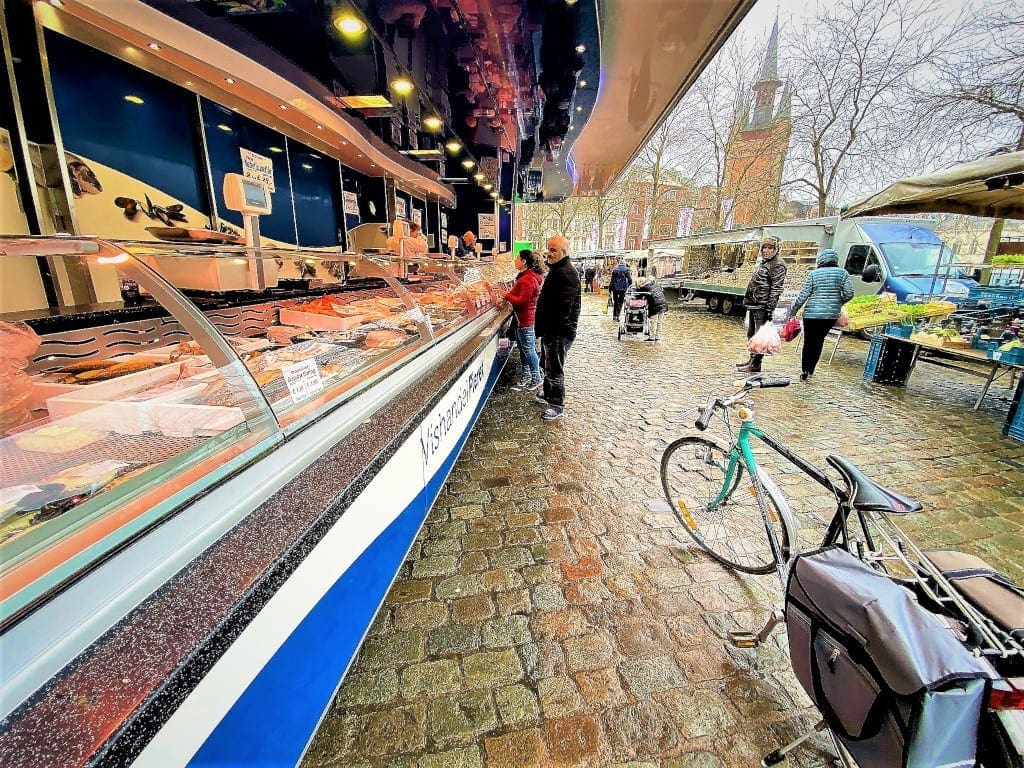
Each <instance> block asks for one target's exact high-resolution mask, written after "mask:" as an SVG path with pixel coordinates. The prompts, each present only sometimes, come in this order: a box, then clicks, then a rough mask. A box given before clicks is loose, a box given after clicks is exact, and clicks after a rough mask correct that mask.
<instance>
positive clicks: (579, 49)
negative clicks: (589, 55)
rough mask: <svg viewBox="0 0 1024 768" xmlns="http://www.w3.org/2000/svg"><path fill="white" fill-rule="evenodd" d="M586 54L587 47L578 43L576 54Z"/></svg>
mask: <svg viewBox="0 0 1024 768" xmlns="http://www.w3.org/2000/svg"><path fill="white" fill-rule="evenodd" d="M586 52H587V46H585V45H583V44H582V43H580V44H579V45H577V46H576V53H586Z"/></svg>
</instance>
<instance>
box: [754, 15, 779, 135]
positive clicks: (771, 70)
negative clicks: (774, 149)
mask: <svg viewBox="0 0 1024 768" xmlns="http://www.w3.org/2000/svg"><path fill="white" fill-rule="evenodd" d="M781 85H782V81H781V80H779V19H778V17H776V18H775V25H774V26H773V27H772V33H771V35H770V36H769V38H768V47H767V49H766V50H765V52H764V61H763V62H762V64H761V71H760V72H759V73H758V75H757V82H755V83H754V86H753V88H752V90H753V91H754V110H753V119H752V120H751V121H750V127H751V128H757V127H761V126H764V125H767V124H768V123H770V122H771V121H772V117H773V113H774V112H775V92H776V91H777V90H779V86H781Z"/></svg>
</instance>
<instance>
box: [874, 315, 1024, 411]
mask: <svg viewBox="0 0 1024 768" xmlns="http://www.w3.org/2000/svg"><path fill="white" fill-rule="evenodd" d="M884 336H885V339H886V341H885V343H886V344H888V343H890V342H895V343H900V344H910V345H912V346H913V347H914V353H913V357H912V358H911V361H910V369H909V370H908V371H907V380H908V381H909V380H910V374H911V373H913V371H914V366H916V365H917V361H918V360H923V361H924V362H926V363H930V364H932V365H938V366H940V367H942V368H949V369H951V370H954V371H960V372H961V373H966V374H968V375H969V376H978V377H979V378H983V379H985V384H984V385H983V386H982V388H981V394H980V395H979V396H978V401H977V402H976V403H975V404H974V410H978V409H979V408H980V407H981V402H982V400H984V399H985V395H987V394H988V390H989V387H991V386H992V383H993V382H994V381H997V380H998V379H1000V378H1003V377H1004V376H1010V377H1011V384H1010V386H1011V387H1012V386H1013V383H1012V377H1013V376H1015V375H1016V374H1017V372H1018V371H1021V370H1024V364H1021V363H1009V362H1006V361H1003V360H993V359H991V358H989V357H988V355H987V354H986V353H985V352H983V351H982V350H980V349H951V348H949V347H940V346H938V345H934V344H922V343H920V342H918V341H911V340H910V339H905V338H903V337H902V336H893V335H892V334H889V333H886V334H884ZM922 352H925V353H927V352H941V353H942V354H943V355H945V356H947V357H950V358H953V361H950V360H939V359H936V358H933V357H928V356H922V354H921V353H922ZM954 361H956V362H965V363H976V364H978V365H981V366H983V367H984V368H985V369H986V370H980V371H979V370H978V369H976V368H968V367H966V366H963V365H957V364H956V362H954ZM1001 369H1002V373H1000V370H1001Z"/></svg>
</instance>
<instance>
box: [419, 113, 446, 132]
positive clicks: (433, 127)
mask: <svg viewBox="0 0 1024 768" xmlns="http://www.w3.org/2000/svg"><path fill="white" fill-rule="evenodd" d="M442 125H444V123H442V122H441V118H440V117H438V116H437V115H427V116H426V117H425V118H423V127H424V128H426V129H427V130H428V131H439V130H440V129H441V126H442Z"/></svg>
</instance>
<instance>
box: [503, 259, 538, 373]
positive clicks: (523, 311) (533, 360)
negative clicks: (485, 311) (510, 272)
mask: <svg viewBox="0 0 1024 768" xmlns="http://www.w3.org/2000/svg"><path fill="white" fill-rule="evenodd" d="M516 269H518V270H519V275H518V276H517V277H516V281H515V283H513V285H512V290H511V291H507V292H505V291H503V292H502V293H501V296H502V298H503V299H505V301H507V302H508V303H509V304H511V305H512V309H513V310H514V311H515V313H516V321H517V322H518V324H519V327H518V328H517V329H516V343H517V344H518V346H519V359H520V361H521V362H522V364H523V373H522V375H521V376H520V377H519V381H518V382H517V383H516V385H515V387H513V388H514V389H526V390H530V391H532V390H535V389H538V388H539V387H540V385H541V383H542V382H541V378H540V359H539V358H538V357H537V337H536V335H535V334H534V332H533V320H534V317H535V315H536V313H537V297H538V296H539V295H540V284H541V282H543V280H544V277H543V275H542V273H541V271H540V268H539V267H538V266H537V257H536V256H535V255H534V253H533V251H531V250H529V249H526V250H523V251H520V252H519V253H518V254H516Z"/></svg>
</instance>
